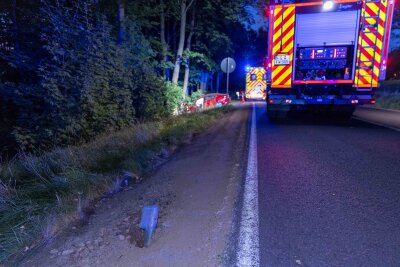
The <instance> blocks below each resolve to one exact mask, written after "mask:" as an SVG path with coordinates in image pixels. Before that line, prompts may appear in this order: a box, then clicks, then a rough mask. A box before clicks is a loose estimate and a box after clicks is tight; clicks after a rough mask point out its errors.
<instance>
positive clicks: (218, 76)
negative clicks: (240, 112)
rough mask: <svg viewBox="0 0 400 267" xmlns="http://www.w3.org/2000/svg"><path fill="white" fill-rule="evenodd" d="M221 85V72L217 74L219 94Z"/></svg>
mask: <svg viewBox="0 0 400 267" xmlns="http://www.w3.org/2000/svg"><path fill="white" fill-rule="evenodd" d="M220 85H221V72H219V71H218V72H217V93H219V86H220Z"/></svg>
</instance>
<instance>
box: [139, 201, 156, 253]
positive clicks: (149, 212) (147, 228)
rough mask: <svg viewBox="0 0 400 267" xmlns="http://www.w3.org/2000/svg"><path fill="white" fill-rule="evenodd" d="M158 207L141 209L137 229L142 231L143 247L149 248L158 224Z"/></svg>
mask: <svg viewBox="0 0 400 267" xmlns="http://www.w3.org/2000/svg"><path fill="white" fill-rule="evenodd" d="M158 210H159V208H158V206H145V207H143V209H142V218H141V220H140V225H139V227H140V228H141V229H143V230H144V246H145V247H148V246H150V243H151V239H152V238H153V234H154V233H155V231H156V227H157V223H158Z"/></svg>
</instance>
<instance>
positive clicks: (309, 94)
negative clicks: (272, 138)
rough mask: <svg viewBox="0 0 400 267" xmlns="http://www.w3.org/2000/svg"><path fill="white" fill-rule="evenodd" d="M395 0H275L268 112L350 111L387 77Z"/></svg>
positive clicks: (278, 114)
mask: <svg viewBox="0 0 400 267" xmlns="http://www.w3.org/2000/svg"><path fill="white" fill-rule="evenodd" d="M394 6H395V0H361V1H360V0H334V1H329V0H324V1H309V0H272V1H271V2H270V6H269V10H268V13H269V52H268V60H267V63H266V64H267V65H269V66H271V69H270V74H271V80H270V82H271V84H270V86H268V88H267V102H268V105H267V110H268V115H269V116H270V117H272V118H274V117H284V116H286V113H287V112H288V111H289V110H298V109H317V110H321V109H323V110H329V111H334V112H340V113H341V114H343V115H345V116H346V117H350V116H351V114H352V113H353V111H354V109H355V106H356V105H362V104H374V103H375V100H374V90H375V89H376V88H377V87H378V86H379V81H380V80H383V79H385V76H386V66H387V60H388V52H389V51H388V45H389V39H390V29H391V24H392V19H393V10H394Z"/></svg>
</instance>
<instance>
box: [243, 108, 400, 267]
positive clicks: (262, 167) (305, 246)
mask: <svg viewBox="0 0 400 267" xmlns="http://www.w3.org/2000/svg"><path fill="white" fill-rule="evenodd" d="M255 111H256V125H257V130H256V133H257V161H258V201H259V202H258V209H259V212H258V216H259V229H254V230H255V231H258V233H259V265H260V266H400V227H399V222H400V134H399V132H396V131H393V130H390V129H387V128H383V127H379V126H375V125H372V124H369V123H365V122H362V121H359V120H356V119H352V120H351V121H350V122H348V123H337V122H327V121H324V120H323V119H313V118H296V119H292V120H289V121H286V122H283V123H280V124H276V123H271V122H270V121H269V120H268V118H267V117H266V115H265V107H264V104H257V105H255ZM369 112H371V111H369ZM377 112H380V111H377ZM363 115H365V114H363ZM377 116H380V115H377ZM397 116H400V113H399V114H397ZM239 247H240V243H239ZM249 259H250V260H251V258H249Z"/></svg>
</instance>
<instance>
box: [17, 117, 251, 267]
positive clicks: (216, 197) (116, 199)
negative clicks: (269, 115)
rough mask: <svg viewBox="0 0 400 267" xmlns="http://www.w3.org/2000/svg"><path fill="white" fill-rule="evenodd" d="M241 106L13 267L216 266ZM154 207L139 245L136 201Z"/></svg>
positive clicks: (233, 191)
mask: <svg viewBox="0 0 400 267" xmlns="http://www.w3.org/2000/svg"><path fill="white" fill-rule="evenodd" d="M247 119H248V112H247V111H246V110H245V109H238V110H236V111H234V112H232V113H230V114H228V115H227V116H225V117H224V118H223V119H221V120H219V121H218V122H217V123H215V124H214V125H213V127H212V128H211V129H209V130H208V131H206V132H205V133H203V134H201V135H199V136H197V137H195V138H194V140H193V141H192V143H191V144H190V145H187V146H185V147H184V148H182V149H180V150H179V151H178V152H177V153H176V154H175V155H174V156H172V157H171V158H170V160H169V161H168V162H167V163H165V164H164V165H163V166H161V167H160V168H159V169H158V170H157V171H156V172H155V173H154V174H153V175H152V176H151V177H148V178H147V179H145V180H144V181H143V182H142V183H141V184H138V185H136V186H135V187H133V188H129V189H128V190H126V191H124V192H121V193H119V194H117V195H115V196H113V197H112V198H110V199H106V200H103V201H102V202H100V203H99V204H98V205H97V207H96V210H95V213H94V215H93V216H92V217H91V218H90V220H89V222H88V224H87V225H85V226H83V227H81V228H75V229H71V231H70V232H69V233H68V234H66V235H63V236H59V237H58V238H56V240H54V241H53V242H52V243H51V244H49V245H47V246H46V247H42V248H40V249H39V250H38V251H36V252H35V254H34V255H32V256H31V257H29V258H28V259H25V261H24V262H23V263H21V264H20V265H21V266H149V267H150V266H218V265H221V264H222V263H223V258H224V251H226V245H227V244H228V243H229V237H230V234H231V231H232V229H233V217H234V211H233V209H234V206H235V201H236V199H237V195H238V192H239V188H240V183H241V179H242V177H241V171H240V169H241V165H242V163H243V162H242V156H243V153H244V146H245V142H246V134H247V133H246V131H247V123H246V122H247ZM154 204H156V205H159V206H160V211H161V214H160V218H159V227H158V229H157V232H156V235H155V238H154V241H153V244H152V245H151V246H150V247H149V248H141V247H140V246H141V244H140V243H141V241H140V238H139V236H140V232H139V230H138V229H137V224H138V221H139V217H140V210H141V208H142V207H143V206H144V205H154Z"/></svg>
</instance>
